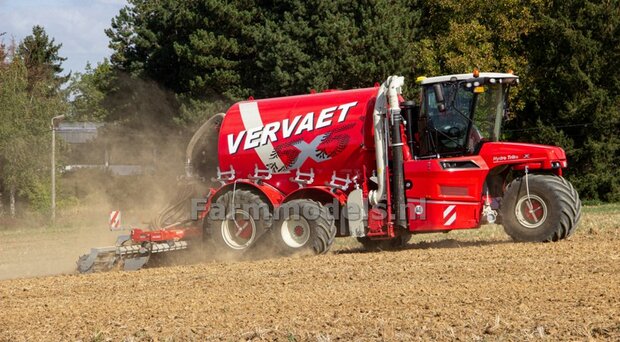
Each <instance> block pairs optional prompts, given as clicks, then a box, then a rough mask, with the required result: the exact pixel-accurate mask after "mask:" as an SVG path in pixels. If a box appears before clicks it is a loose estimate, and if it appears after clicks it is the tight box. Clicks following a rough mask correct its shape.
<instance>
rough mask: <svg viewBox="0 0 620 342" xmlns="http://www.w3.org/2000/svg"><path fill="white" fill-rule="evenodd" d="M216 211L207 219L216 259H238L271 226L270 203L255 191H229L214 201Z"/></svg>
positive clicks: (206, 234)
mask: <svg viewBox="0 0 620 342" xmlns="http://www.w3.org/2000/svg"><path fill="white" fill-rule="evenodd" d="M215 205H217V206H218V208H217V210H215V209H214V208H213V207H212V209H211V210H213V212H214V213H218V215H223V216H224V217H211V216H212V215H207V217H205V220H204V224H203V226H204V230H205V234H204V236H205V239H206V242H207V243H209V244H210V246H209V247H210V248H211V249H213V253H214V256H215V258H216V259H238V258H240V257H241V256H242V255H243V254H244V253H245V252H247V251H248V250H250V249H251V248H253V247H254V245H255V244H256V243H257V241H258V240H259V239H260V238H261V237H262V236H263V234H264V233H265V231H266V230H267V229H268V228H269V222H270V220H271V214H270V213H269V205H268V204H267V203H266V202H265V201H264V200H263V199H262V198H261V197H260V196H259V195H258V194H255V193H254V192H252V191H247V190H237V191H234V192H233V191H230V192H227V193H226V194H224V195H223V196H221V197H219V198H218V199H217V201H216V202H215Z"/></svg>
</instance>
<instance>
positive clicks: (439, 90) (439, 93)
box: [433, 83, 446, 113]
mask: <svg viewBox="0 0 620 342" xmlns="http://www.w3.org/2000/svg"><path fill="white" fill-rule="evenodd" d="M433 90H434V91H435V101H436V102H437V110H439V111H440V112H442V113H443V112H445V111H446V100H445V98H444V97H443V87H442V86H441V84H439V83H437V84H434V85H433Z"/></svg>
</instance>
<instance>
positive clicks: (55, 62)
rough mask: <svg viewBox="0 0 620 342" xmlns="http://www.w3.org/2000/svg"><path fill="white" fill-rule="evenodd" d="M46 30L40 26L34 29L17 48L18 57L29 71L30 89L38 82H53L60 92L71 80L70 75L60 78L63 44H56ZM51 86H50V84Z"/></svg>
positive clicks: (54, 88)
mask: <svg viewBox="0 0 620 342" xmlns="http://www.w3.org/2000/svg"><path fill="white" fill-rule="evenodd" d="M54 41H55V40H54V39H53V38H52V39H50V38H49V36H48V35H47V33H45V29H44V28H43V27H41V26H39V25H37V26H34V27H33V28H32V35H30V36H27V37H26V38H24V40H23V41H22V42H21V43H20V44H19V45H18V46H17V57H18V58H19V59H21V60H22V61H23V62H24V64H25V65H26V69H27V70H28V84H29V85H30V88H32V87H34V84H35V83H37V82H49V81H53V88H52V89H53V90H54V91H58V90H60V86H61V85H62V84H63V83H65V82H66V81H67V80H69V77H70V75H66V76H60V74H61V73H62V71H63V68H62V67H61V65H62V62H63V61H65V60H66V58H64V57H60V55H59V51H60V48H61V47H62V44H54ZM48 85H49V84H48Z"/></svg>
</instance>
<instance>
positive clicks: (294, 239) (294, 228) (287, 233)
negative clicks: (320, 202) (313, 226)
mask: <svg viewBox="0 0 620 342" xmlns="http://www.w3.org/2000/svg"><path fill="white" fill-rule="evenodd" d="M280 235H281V236H282V241H284V243H285V244H286V245H287V246H289V247H291V248H299V247H302V246H304V245H305V244H306V243H307V242H308V241H309V240H310V225H309V224H308V221H306V219H304V218H303V217H301V216H299V215H292V216H290V217H289V218H287V219H286V220H284V221H282V225H281V226H280Z"/></svg>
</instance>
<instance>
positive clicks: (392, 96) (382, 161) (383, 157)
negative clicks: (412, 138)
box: [368, 76, 405, 206]
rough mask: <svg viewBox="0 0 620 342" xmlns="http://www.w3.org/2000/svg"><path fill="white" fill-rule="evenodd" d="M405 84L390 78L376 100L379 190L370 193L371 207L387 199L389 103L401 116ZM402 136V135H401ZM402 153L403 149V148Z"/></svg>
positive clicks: (382, 86) (374, 121)
mask: <svg viewBox="0 0 620 342" xmlns="http://www.w3.org/2000/svg"><path fill="white" fill-rule="evenodd" d="M404 83H405V78H404V77H402V76H390V77H388V79H387V80H386V81H385V82H384V83H383V84H382V85H381V87H379V91H377V98H376V100H375V108H374V110H373V114H372V116H373V126H374V129H375V156H376V163H377V185H378V187H377V190H371V191H370V192H369V193H368V200H369V202H370V204H371V205H373V206H374V205H377V204H379V202H381V201H382V200H383V199H384V197H385V188H386V178H387V177H386V169H385V167H386V165H387V135H386V134H387V132H386V130H385V127H386V124H385V123H386V121H385V117H386V114H387V103H386V102H389V105H390V109H392V110H393V109H398V111H399V115H400V107H399V105H398V95H399V94H400V93H401V87H402V86H403V84H404ZM399 135H400V133H399ZM401 153H402V148H401ZM401 158H402V154H401Z"/></svg>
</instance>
